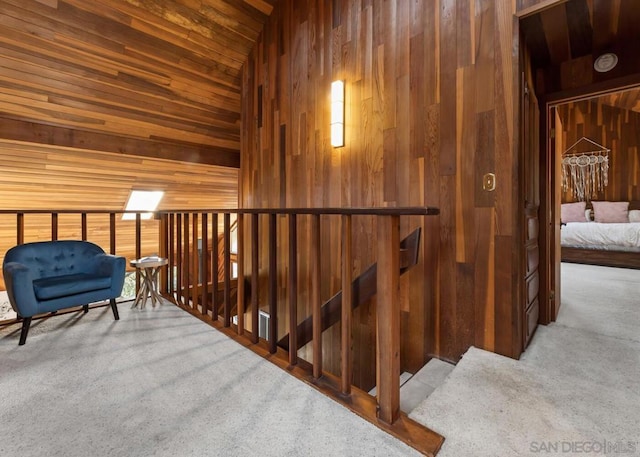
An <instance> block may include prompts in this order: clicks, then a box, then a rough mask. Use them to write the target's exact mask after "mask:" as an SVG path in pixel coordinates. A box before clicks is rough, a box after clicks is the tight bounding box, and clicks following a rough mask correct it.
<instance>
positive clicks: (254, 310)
mask: <svg viewBox="0 0 640 457" xmlns="http://www.w3.org/2000/svg"><path fill="white" fill-rule="evenodd" d="M259 216H260V215H259V214H257V213H256V214H252V215H251V342H252V343H254V344H255V343H257V342H258V341H259V339H260V334H259V327H260V309H259V307H260V305H259V298H260V297H259V294H258V292H259V275H260V264H259V262H260V251H259V246H260V238H259V233H258V229H259V220H260V219H259Z"/></svg>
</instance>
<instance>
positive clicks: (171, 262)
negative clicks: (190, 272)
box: [167, 213, 176, 296]
mask: <svg viewBox="0 0 640 457" xmlns="http://www.w3.org/2000/svg"><path fill="white" fill-rule="evenodd" d="M175 223H176V218H175V215H174V214H173V213H171V214H169V236H168V241H169V253H168V254H169V255H168V257H169V265H168V266H167V273H168V274H167V276H168V277H169V281H168V282H169V284H167V286H168V290H167V291H168V292H169V293H170V294H171V296H175V295H174V293H175V286H174V284H175V273H174V269H173V267H174V265H175V264H176V247H175V246H176V244H175V241H176V240H175V236H176V235H175V233H176V232H175Z"/></svg>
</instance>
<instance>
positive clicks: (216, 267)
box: [211, 213, 220, 321]
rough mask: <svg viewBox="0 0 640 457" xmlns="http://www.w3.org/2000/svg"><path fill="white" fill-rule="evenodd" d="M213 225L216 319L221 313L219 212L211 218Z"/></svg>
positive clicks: (212, 254) (212, 266) (212, 268)
mask: <svg viewBox="0 0 640 457" xmlns="http://www.w3.org/2000/svg"><path fill="white" fill-rule="evenodd" d="M211 226H212V231H213V234H212V236H211V241H212V242H213V246H211V278H212V279H213V301H212V304H211V313H212V314H211V316H212V317H213V320H214V321H217V320H218V316H219V315H220V300H218V282H219V281H218V279H219V277H220V275H219V271H220V264H219V262H218V251H219V250H220V241H219V239H218V238H219V236H220V235H219V232H218V213H214V214H213V215H212V218H211Z"/></svg>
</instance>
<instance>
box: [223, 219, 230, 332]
mask: <svg viewBox="0 0 640 457" xmlns="http://www.w3.org/2000/svg"><path fill="white" fill-rule="evenodd" d="M230 270H231V213H224V326H225V327H229V326H231V271H230Z"/></svg>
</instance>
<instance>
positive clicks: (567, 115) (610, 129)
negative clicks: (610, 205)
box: [558, 96, 640, 202]
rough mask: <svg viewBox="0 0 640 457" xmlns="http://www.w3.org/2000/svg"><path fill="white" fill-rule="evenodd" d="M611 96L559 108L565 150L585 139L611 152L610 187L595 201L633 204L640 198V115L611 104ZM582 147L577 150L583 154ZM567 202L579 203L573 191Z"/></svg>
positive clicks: (568, 195) (598, 195)
mask: <svg viewBox="0 0 640 457" xmlns="http://www.w3.org/2000/svg"><path fill="white" fill-rule="evenodd" d="M609 100H610V97H609V96H604V97H599V98H595V99H590V100H582V101H578V102H571V103H567V104H563V105H559V106H558V114H559V116H560V120H561V123H562V132H558V133H559V134H560V135H561V141H562V150H561V151H560V152H563V151H564V149H566V148H567V147H568V146H570V145H572V144H573V143H575V142H576V141H577V140H579V139H580V138H581V137H582V136H586V137H588V138H589V139H591V140H593V141H595V142H597V143H600V144H603V145H604V146H606V147H608V148H610V149H611V152H610V153H609V185H608V186H607V187H606V188H605V189H604V191H602V192H598V193H597V195H596V196H595V198H593V199H594V200H610V201H631V200H638V199H640V188H639V184H640V177H639V174H638V162H639V160H640V155H639V153H638V145H640V135H639V134H638V131H639V130H638V129H639V128H640V113H638V112H635V111H631V110H626V109H622V108H618V107H615V106H610V105H609ZM580 150H581V149H580V148H578V149H576V151H580ZM562 201H563V202H571V201H575V198H574V197H573V196H572V195H571V193H570V192H564V193H563V194H562Z"/></svg>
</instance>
